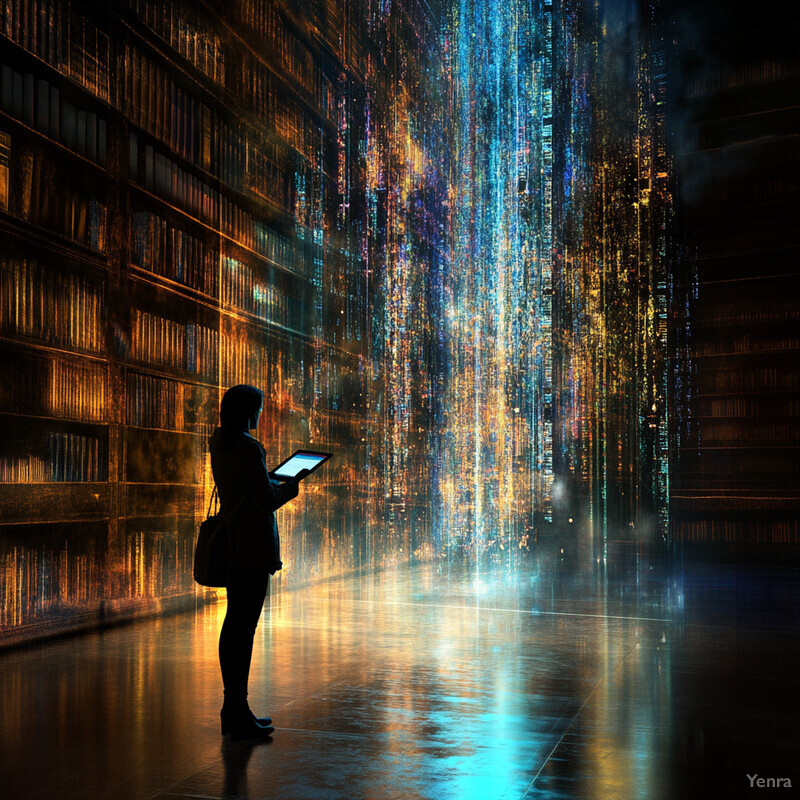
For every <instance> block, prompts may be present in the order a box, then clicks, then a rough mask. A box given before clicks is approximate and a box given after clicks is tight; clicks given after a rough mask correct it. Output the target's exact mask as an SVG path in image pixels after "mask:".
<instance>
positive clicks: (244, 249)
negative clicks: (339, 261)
mask: <svg viewBox="0 0 800 800" xmlns="http://www.w3.org/2000/svg"><path fill="white" fill-rule="evenodd" d="M129 185H130V187H131V188H132V189H134V190H135V191H136V192H138V193H139V194H141V195H143V196H144V197H146V198H147V199H148V200H150V201H155V202H156V203H158V204H159V205H160V206H161V207H162V208H165V209H167V210H168V211H170V212H171V213H174V214H179V215H180V216H181V217H183V218H185V219H187V220H189V221H190V222H191V223H192V224H193V225H195V226H196V227H198V228H202V229H203V231H204V232H206V233H207V234H208V233H210V234H212V235H213V236H216V237H219V239H221V240H223V241H225V242H227V243H228V244H230V245H233V246H234V247H236V248H238V249H239V250H241V251H242V252H245V253H247V255H248V256H249V257H251V258H255V259H257V260H258V261H259V262H261V263H263V264H266V265H268V266H270V267H272V268H274V269H277V270H279V271H280V272H281V273H282V274H284V275H287V276H289V277H291V278H295V279H297V280H301V281H303V282H304V283H307V284H312V283H313V281H312V280H311V278H307V277H306V276H305V275H301V274H300V273H298V272H295V271H294V270H291V269H289V267H285V266H283V265H282V264H279V263H278V262H277V261H273V260H272V259H270V258H268V257H267V256H264V255H262V254H261V253H259V252H257V251H255V250H252V249H251V248H249V247H248V246H247V245H244V244H242V243H241V242H240V241H238V240H237V239H234V238H233V237H232V236H229V235H228V234H227V233H223V232H222V231H221V230H219V229H218V228H213V227H212V226H211V225H209V224H208V223H206V222H203V221H202V220H200V219H198V218H197V217H194V216H192V214H190V213H189V212H188V211H184V209H182V208H178V207H177V206H174V205H172V203H170V202H169V201H168V200H165V199H164V198H162V197H160V196H159V195H157V194H153V192H151V191H150V190H149V189H145V188H144V187H143V186H140V185H139V184H138V183H136V182H134V181H130V182H129Z"/></svg>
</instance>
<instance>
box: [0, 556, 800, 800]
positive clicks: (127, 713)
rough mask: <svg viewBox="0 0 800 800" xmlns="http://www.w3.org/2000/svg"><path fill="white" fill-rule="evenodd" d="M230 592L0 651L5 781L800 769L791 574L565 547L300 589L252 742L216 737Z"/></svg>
mask: <svg viewBox="0 0 800 800" xmlns="http://www.w3.org/2000/svg"><path fill="white" fill-rule="evenodd" d="M224 608H225V607H224V603H221V604H219V605H217V606H212V607H204V608H201V609H199V610H198V611H197V612H196V613H192V614H184V615H181V616H177V617H171V618H168V619H162V620H154V621H147V622H139V623H136V624H131V625H129V626H126V627H120V628H115V629H112V630H109V631H106V632H103V633H94V634H90V635H84V636H80V637H75V638H70V639H63V640H60V641H55V642H52V643H49V644H45V645H41V646H37V647H32V648H29V649H24V650H16V651H11V652H7V653H5V654H1V655H0V699H1V700H2V715H1V716H0V725H1V726H2V751H0V797H2V798H4V800H27V799H28V798H42V800H62V798H63V799H64V800H66V798H70V800H73V799H74V800H77V799H78V798H85V799H86V800H94V799H95V798H109V800H110V799H111V798H113V799H114V800H128V799H130V800H138V799H139V798H141V799H142V800H145V799H146V798H159V800H167V798H169V799H170V800H177V799H178V798H187V797H188V798H223V797H224V798H236V797H242V798H278V800H304V799H305V798H309V800H327V799H328V798H330V799H331V800H334V799H336V800H338V799H339V798H346V799H347V800H351V799H353V800H373V799H375V800H377V799H378V798H398V799H399V798H404V800H405V799H406V798H431V799H435V800H440V799H441V800H445V799H446V798H448V799H449V798H452V800H471V799H472V798H475V799H476V800H477V799H478V798H480V800H500V798H505V799H506V800H517V799H520V800H521V799H522V798H525V800H529V799H532V798H538V797H541V798H597V799H598V800H613V798H620V800H632V798H647V799H648V800H655V799H657V798H669V800H673V798H674V799H675V800H678V799H680V798H692V797H704V798H706V797H708V798H735V797H740V796H741V797H753V796H756V795H763V794H765V793H766V794H767V796H775V795H776V792H777V796H779V797H785V796H793V795H794V793H795V792H796V791H797V787H799V786H800V769H798V764H800V757H798V756H799V754H800V734H799V733H798V724H797V720H798V710H800V709H799V708H798V698H799V697H800V693H799V692H798V686H797V684H798V675H800V669H798V668H799V667H800V659H799V658H798V656H800V639H798V619H800V616H799V615H798V608H800V591H799V590H798V587H797V581H796V579H795V575H794V574H793V573H792V572H791V571H789V570H787V571H784V572H783V573H780V574H778V573H774V572H772V573H760V572H755V571H753V572H742V571H732V570H721V569H704V570H697V571H696V572H695V573H694V574H687V575H684V576H682V577H680V578H666V577H663V576H658V577H656V576H655V574H654V573H652V572H650V571H644V572H643V574H642V571H640V572H639V573H638V574H637V573H627V574H625V575H623V576H621V577H620V578H618V579H609V578H606V579H604V580H602V579H600V578H598V577H597V576H592V575H587V576H583V575H581V574H579V573H576V572H574V571H570V570H568V569H567V567H566V566H565V565H563V564H560V563H558V562H552V563H549V564H541V563H540V564H531V565H530V566H529V567H526V568H525V569H523V570H521V572H520V573H518V574H515V575H513V576H511V575H509V574H506V573H504V572H502V571H499V570H496V571H494V572H488V573H487V572H484V573H482V574H476V572H475V571H474V569H468V568H462V567H453V566H450V567H444V568H439V567H436V566H431V565H423V566H418V567H415V568H407V569H403V570H397V571H393V572H388V573H383V574H381V575H378V576H370V577H359V578H351V579H346V580H339V581H335V582H332V583H329V584H327V585H322V586H316V587H310V588H306V589H300V590H296V591H293V592H287V593H284V594H283V595H281V596H280V597H277V598H276V597H273V598H272V600H271V608H270V609H269V611H268V612H266V613H265V615H264V618H263V621H262V625H261V626H260V628H259V632H258V633H257V639H256V652H255V657H254V664H253V672H252V676H251V704H252V706H253V708H254V709H255V710H256V711H258V712H260V713H263V714H269V715H271V716H272V717H273V718H274V720H275V722H274V724H275V726H276V731H275V734H274V736H273V737H272V740H270V741H268V742H266V743H262V744H258V745H255V746H252V745H248V744H247V743H236V744H231V743H229V742H226V741H225V740H223V739H222V738H221V737H220V735H219V729H218V711H219V705H220V699H221V697H220V696H221V686H220V679H219V674H218V665H217V657H216V637H217V632H218V629H219V626H220V624H221V621H222V616H223V614H224ZM748 775H750V776H751V777H750V778H748ZM753 776H757V777H753ZM761 778H764V779H767V778H772V779H779V778H780V779H787V778H788V779H790V780H791V782H792V786H793V789H792V790H791V791H786V790H785V789H784V791H782V792H781V791H777V789H774V788H763V789H759V788H758V783H757V781H758V780H759V779H761ZM751 779H752V780H751ZM751 783H752V784H753V786H752V788H751ZM765 785H769V784H765ZM773 785H778V784H773ZM782 786H785V784H783V785H782Z"/></svg>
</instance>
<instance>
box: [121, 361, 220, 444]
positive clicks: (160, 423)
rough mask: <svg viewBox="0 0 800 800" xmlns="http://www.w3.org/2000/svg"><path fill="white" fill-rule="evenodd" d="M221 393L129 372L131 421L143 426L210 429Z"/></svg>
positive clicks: (182, 429)
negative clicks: (218, 396)
mask: <svg viewBox="0 0 800 800" xmlns="http://www.w3.org/2000/svg"><path fill="white" fill-rule="evenodd" d="M217 395H218V392H217V390H216V389H212V388H209V387H205V386H196V385H190V384H185V383H181V382H180V381H176V380H172V379H170V378H163V377H160V376H158V375H144V374H141V373H138V372H130V373H129V374H128V396H127V411H128V424H129V425H135V426H137V427H140V428H158V429H161V430H176V431H195V432H203V431H205V432H210V431H211V430H212V429H213V427H214V425H215V423H216V419H217V405H218V400H217Z"/></svg>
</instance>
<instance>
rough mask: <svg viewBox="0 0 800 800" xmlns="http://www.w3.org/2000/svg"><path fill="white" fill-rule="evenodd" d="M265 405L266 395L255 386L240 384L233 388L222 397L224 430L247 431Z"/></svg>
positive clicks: (220, 409) (220, 412)
mask: <svg viewBox="0 0 800 800" xmlns="http://www.w3.org/2000/svg"><path fill="white" fill-rule="evenodd" d="M263 403H264V395H263V393H262V392H261V390H260V389H256V387H255V386H248V385H247V384H246V383H240V384H239V385H238V386H231V388H230V389H228V391H227V392H225V394H224V395H223V396H222V402H221V403H220V406H219V419H220V422H221V423H222V427H223V428H236V429H239V430H242V429H243V430H247V429H248V428H249V427H250V425H249V422H250V420H251V419H252V417H254V416H255V414H256V413H257V412H258V410H259V409H260V408H261V406H262V405H263Z"/></svg>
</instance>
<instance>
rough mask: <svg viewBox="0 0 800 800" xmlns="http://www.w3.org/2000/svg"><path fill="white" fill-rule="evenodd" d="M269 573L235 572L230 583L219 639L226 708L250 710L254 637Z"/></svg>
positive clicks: (233, 571)
mask: <svg viewBox="0 0 800 800" xmlns="http://www.w3.org/2000/svg"><path fill="white" fill-rule="evenodd" d="M268 586H269V573H268V572H266V571H264V570H257V569H247V568H234V569H232V570H231V575H230V579H229V580H228V610H227V612H226V613H225V621H224V622H223V623H222V630H221V631H220V635H219V665H220V669H221V671H222V685H223V687H224V689H225V707H226V708H229V709H234V708H241V709H244V708H247V681H248V678H249V676H250V660H251V659H252V656H253V637H254V635H255V632H256V625H258V619H259V617H260V616H261V609H262V608H263V606H264V598H265V597H266V596H267V587H268Z"/></svg>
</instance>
